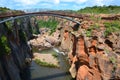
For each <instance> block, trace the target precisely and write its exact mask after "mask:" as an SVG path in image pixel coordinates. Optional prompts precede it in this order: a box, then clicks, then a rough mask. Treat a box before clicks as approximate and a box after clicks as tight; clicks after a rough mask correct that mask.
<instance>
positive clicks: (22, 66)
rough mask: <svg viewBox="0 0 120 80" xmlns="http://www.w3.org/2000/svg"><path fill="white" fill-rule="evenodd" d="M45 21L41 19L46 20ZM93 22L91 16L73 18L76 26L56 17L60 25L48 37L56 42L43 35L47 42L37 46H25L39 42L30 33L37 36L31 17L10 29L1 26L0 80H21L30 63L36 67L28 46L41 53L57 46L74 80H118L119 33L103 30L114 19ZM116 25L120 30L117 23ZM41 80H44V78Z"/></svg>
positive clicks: (3, 25) (36, 27)
mask: <svg viewBox="0 0 120 80" xmlns="http://www.w3.org/2000/svg"><path fill="white" fill-rule="evenodd" d="M38 18H40V17H38ZM48 18H49V17H47V16H45V17H43V19H45V20H47V19H48ZM97 18H99V16H95V19H97ZM56 19H57V18H56ZM95 19H94V20H92V19H91V16H90V15H85V16H84V18H83V19H76V20H78V21H79V22H81V25H78V24H76V23H73V22H71V21H67V20H64V19H59V18H58V19H57V20H58V21H60V23H59V24H57V28H56V30H55V32H53V33H52V35H49V36H52V37H54V38H56V39H55V40H59V41H58V42H57V41H56V42H55V41H52V40H49V39H50V38H49V37H48V36H47V38H46V37H45V36H44V35H43V37H44V38H45V39H47V40H46V41H48V43H50V45H48V44H47V46H46V45H43V46H41V45H39V44H38V43H39V42H40V41H39V42H38V43H36V44H37V45H32V44H30V43H28V41H29V40H31V39H36V40H37V39H38V38H40V40H42V38H41V35H40V36H39V35H33V32H37V33H39V31H38V28H39V25H38V24H36V19H34V18H32V19H30V18H29V17H27V18H26V19H24V18H23V19H20V20H18V21H17V20H14V23H12V25H11V27H9V26H8V25H7V24H9V23H3V24H0V39H1V44H2V45H4V46H2V47H1V48H2V49H0V50H1V51H2V50H4V53H1V55H0V80H24V78H25V76H24V75H25V74H24V73H25V72H26V71H27V70H26V68H28V67H29V66H30V64H31V63H32V64H35V63H34V62H32V61H31V60H32V58H33V54H32V49H31V45H32V46H35V47H37V48H38V49H40V50H41V49H46V48H49V47H52V46H56V44H57V45H59V50H60V51H61V52H64V53H65V55H66V58H67V60H68V61H69V64H70V69H69V72H70V74H71V76H72V77H73V78H76V80H111V79H112V80H119V79H120V73H119V72H120V65H119V63H120V60H119V53H120V51H119V48H120V46H119V45H120V44H119V42H120V39H119V38H120V34H119V31H118V32H117V31H116V33H115V32H113V33H110V32H108V31H107V32H106V31H105V30H107V29H108V28H109V27H108V25H109V26H111V25H112V24H114V20H113V21H112V22H113V23H112V24H111V22H110V21H109V20H104V19H103V20H100V21H98V20H95ZM104 22H105V24H104ZM109 22H110V23H109ZM96 23H97V24H96ZM103 24H104V25H103ZM115 24H117V22H116V23H115ZM33 26H34V27H33ZM91 26H92V27H91ZM116 26H118V28H119V27H120V25H119V24H118V25H116ZM106 27H107V29H106ZM32 29H34V31H32ZM104 33H105V34H104ZM43 34H46V33H44V32H43ZM51 39H52V38H51ZM38 40H39V39H38ZM43 40H44V39H43ZM46 41H45V43H46ZM49 41H50V42H49ZM41 42H42V41H41ZM1 44H0V45H1ZM43 44H44V43H43ZM28 72H29V71H28ZM69 72H68V73H69ZM29 79H30V78H29ZM29 79H28V80H29ZM25 80H26V79H25ZM33 80H34V79H33ZM35 80H36V79H35ZM37 80H38V79H37ZM42 80H47V79H46V78H45V77H43V78H42Z"/></svg>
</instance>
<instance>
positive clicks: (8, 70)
mask: <svg viewBox="0 0 120 80" xmlns="http://www.w3.org/2000/svg"><path fill="white" fill-rule="evenodd" d="M25 24H26V27H27V28H26V29H24V28H23V27H25V26H24V25H17V24H16V22H15V23H14V25H13V26H12V27H11V28H8V26H7V25H6V24H5V23H3V24H0V39H1V42H0V46H1V47H0V48H2V49H0V50H1V51H0V80H24V74H23V73H25V71H24V70H25V68H27V67H28V65H29V64H30V62H31V57H32V53H31V50H30V47H29V46H28V44H27V39H29V38H30V36H31V32H29V30H28V29H29V28H28V26H29V25H28V23H25ZM21 26H22V27H21ZM25 30H26V31H27V33H28V34H27V36H25V35H24V33H25Z"/></svg>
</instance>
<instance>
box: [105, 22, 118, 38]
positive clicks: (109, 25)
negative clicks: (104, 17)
mask: <svg viewBox="0 0 120 80" xmlns="http://www.w3.org/2000/svg"><path fill="white" fill-rule="evenodd" d="M104 25H105V28H106V30H105V32H104V35H105V37H107V36H108V35H110V34H111V33H112V32H119V31H120V22H119V21H113V22H106V23H104Z"/></svg>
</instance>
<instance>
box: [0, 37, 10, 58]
mask: <svg viewBox="0 0 120 80" xmlns="http://www.w3.org/2000/svg"><path fill="white" fill-rule="evenodd" d="M10 52H11V49H10V47H9V44H8V40H7V38H6V36H4V35H2V36H1V37H0V56H2V55H5V54H7V55H9V54H10Z"/></svg>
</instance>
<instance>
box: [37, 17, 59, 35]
mask: <svg viewBox="0 0 120 80" xmlns="http://www.w3.org/2000/svg"><path fill="white" fill-rule="evenodd" d="M58 24H59V22H58V21H57V20H55V19H49V20H47V21H44V20H38V26H39V28H42V27H46V28H49V29H50V30H51V32H50V34H52V33H53V32H55V30H56V27H57V25H58Z"/></svg>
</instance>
